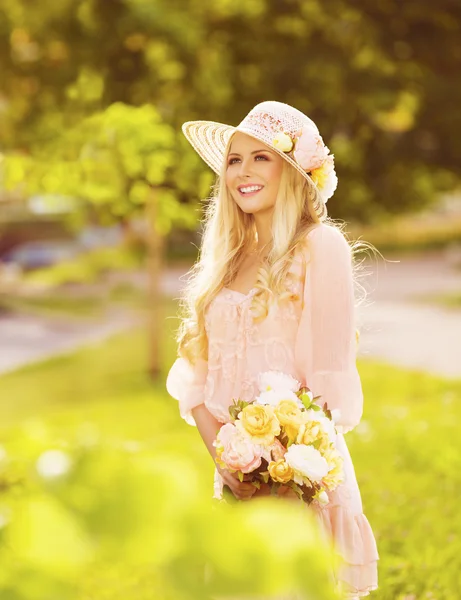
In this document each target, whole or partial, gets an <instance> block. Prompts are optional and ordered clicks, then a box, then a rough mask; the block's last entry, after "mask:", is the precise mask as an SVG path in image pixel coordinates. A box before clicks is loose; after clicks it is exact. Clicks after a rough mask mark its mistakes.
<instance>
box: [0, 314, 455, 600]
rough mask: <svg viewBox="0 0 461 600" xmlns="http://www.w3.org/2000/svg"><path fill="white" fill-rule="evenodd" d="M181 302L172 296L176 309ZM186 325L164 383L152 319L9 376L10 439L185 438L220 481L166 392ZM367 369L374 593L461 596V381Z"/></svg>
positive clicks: (356, 452) (363, 433) (365, 483)
mask: <svg viewBox="0 0 461 600" xmlns="http://www.w3.org/2000/svg"><path fill="white" fill-rule="evenodd" d="M173 310H174V305H173V304H169V305H168V306H167V307H166V312H165V314H172V313H173ZM175 325H176V321H175V320H174V319H167V320H166V321H165V331H164V335H165V338H164V339H165V342H164V345H163V349H164V352H163V354H162V368H163V375H162V377H161V378H160V380H159V381H158V382H156V383H153V382H152V381H151V380H150V378H149V377H148V375H147V360H146V355H147V352H146V350H147V344H146V337H145V331H144V330H143V329H136V330H132V331H129V332H125V333H122V334H118V335H117V336H114V337H111V338H110V339H108V340H106V341H105V342H102V343H98V344H96V345H94V346H90V347H86V348H83V349H80V350H78V351H76V352H74V353H72V354H69V355H66V356H62V357H57V358H52V359H49V360H46V361H44V362H42V363H39V364H36V365H33V366H28V367H26V368H23V369H20V370H18V371H16V372H13V373H10V374H8V375H5V376H3V377H1V378H0V397H1V398H2V399H3V402H2V403H1V404H0V423H1V426H0V441H3V443H5V444H8V443H13V444H14V443H15V442H16V443H19V442H18V440H20V439H21V436H22V435H24V431H25V430H27V431H29V432H30V431H32V432H33V434H34V435H37V436H40V435H41V433H40V432H41V431H42V430H46V431H47V432H48V433H47V435H48V436H50V437H51V438H53V437H54V438H55V439H57V440H59V439H61V440H66V439H70V438H71V437H72V436H75V435H78V436H80V437H82V436H83V437H85V436H90V437H91V436H96V437H98V436H102V437H105V438H108V439H112V440H119V441H120V443H126V442H127V441H131V442H130V443H133V442H136V443H141V444H150V443H153V442H154V441H155V443H157V444H158V443H159V440H163V442H162V443H164V444H165V445H167V446H168V445H171V446H173V445H174V440H179V439H180V440H181V443H182V444H183V445H184V448H186V450H185V451H186V452H187V453H188V454H189V455H191V456H193V459H194V462H195V465H196V468H197V469H198V470H200V472H206V473H208V475H209V478H210V485H211V477H212V463H211V460H210V458H209V456H208V454H207V451H206V449H205V447H204V445H203V444H202V443H201V440H200V437H199V434H198V431H197V430H196V429H195V428H192V427H189V426H187V425H186V424H185V423H184V422H183V421H181V420H180V417H179V413H178V410H177V404H176V401H175V400H173V399H172V398H170V397H169V396H168V395H167V394H166V392H165V387H164V381H165V375H166V372H167V369H168V367H169V365H170V364H171V363H172V361H173V358H174V344H173V339H172V331H173V327H174V326H175ZM359 370H360V374H361V377H362V383H363V388H364V395H365V411H364V415H363V419H362V421H361V423H360V425H359V426H358V427H357V428H356V429H355V430H354V431H352V432H350V433H348V434H347V435H346V441H347V443H348V446H349V450H350V452H351V456H352V459H353V462H354V466H355V471H356V475H357V478H358V482H359V485H360V489H361V493H362V501H363V507H364V512H365V514H366V516H367V518H368V520H369V521H370V524H371V526H372V528H373V531H374V533H375V536H376V539H377V542H378V549H379V552H380V556H381V560H380V562H379V586H380V587H379V590H377V591H376V592H373V593H372V595H371V598H373V599H376V600H423V599H427V600H430V599H431V600H435V599H437V600H441V599H452V598H453V599H455V598H457V594H458V592H457V590H458V589H459V585H460V583H461V582H460V573H461V558H460V557H461V542H460V539H459V536H458V535H457V532H459V531H460V530H461V515H460V512H459V508H458V491H459V489H460V486H461V456H460V453H459V450H458V445H459V444H458V443H457V438H458V436H459V432H458V430H459V422H460V417H461V381H446V380H444V379H441V378H438V377H433V376H429V375H427V374H425V373H422V372H418V371H408V370H402V369H398V368H395V367H392V366H389V365H386V364H383V363H377V362H373V361H368V360H367V361H365V360H361V361H359ZM11 597H12V598H13V597H15V596H11ZM18 597H20V598H22V596H18Z"/></svg>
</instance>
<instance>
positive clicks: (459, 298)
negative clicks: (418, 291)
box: [414, 292, 461, 310]
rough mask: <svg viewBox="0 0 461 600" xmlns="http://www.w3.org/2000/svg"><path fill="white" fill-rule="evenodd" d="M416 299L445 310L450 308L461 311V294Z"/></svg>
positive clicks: (425, 296) (430, 295) (436, 295)
mask: <svg viewBox="0 0 461 600" xmlns="http://www.w3.org/2000/svg"><path fill="white" fill-rule="evenodd" d="M414 299H415V300H418V301H421V302H424V303H427V304H432V305H434V304H436V305H439V306H442V307H444V308H450V309H454V310H459V309H461V292H452V293H446V294H427V295H424V296H415V297H414Z"/></svg>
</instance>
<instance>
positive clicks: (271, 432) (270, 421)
mask: <svg viewBox="0 0 461 600" xmlns="http://www.w3.org/2000/svg"><path fill="white" fill-rule="evenodd" d="M235 426H236V427H237V428H238V429H239V430H240V431H241V432H242V433H244V434H245V435H247V436H249V437H250V438H251V441H252V442H254V443H255V444H263V445H265V446H270V445H271V444H273V443H274V439H275V436H276V435H279V433H280V423H279V422H278V421H277V419H276V417H275V415H274V409H273V408H272V406H266V405H262V404H249V405H248V406H245V408H244V409H243V410H242V411H241V413H240V415H239V418H238V419H237V421H236V422H235Z"/></svg>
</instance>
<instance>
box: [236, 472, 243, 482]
mask: <svg viewBox="0 0 461 600" xmlns="http://www.w3.org/2000/svg"><path fill="white" fill-rule="evenodd" d="M237 476H238V478H239V481H241V482H242V481H243V477H244V475H243V473H242V471H237Z"/></svg>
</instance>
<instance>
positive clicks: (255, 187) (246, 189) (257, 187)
mask: <svg viewBox="0 0 461 600" xmlns="http://www.w3.org/2000/svg"><path fill="white" fill-rule="evenodd" d="M258 190H262V186H261V185H252V186H250V187H244V188H240V191H241V192H243V193H244V194H249V193H250V192H257V191H258Z"/></svg>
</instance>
